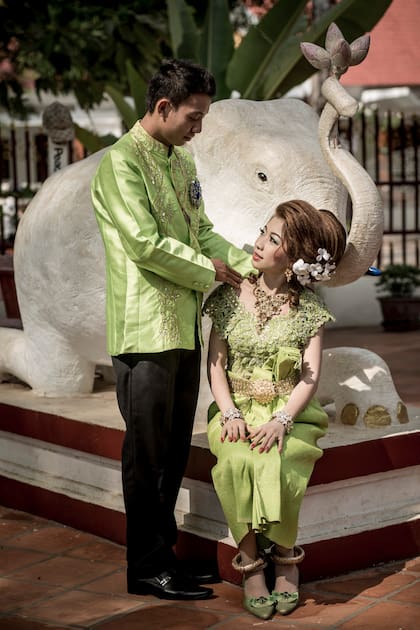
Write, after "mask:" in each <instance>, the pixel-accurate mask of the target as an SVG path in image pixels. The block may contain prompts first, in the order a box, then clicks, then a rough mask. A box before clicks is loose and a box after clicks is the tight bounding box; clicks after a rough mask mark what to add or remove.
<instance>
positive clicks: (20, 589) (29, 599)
mask: <svg viewBox="0 0 420 630" xmlns="http://www.w3.org/2000/svg"><path fill="white" fill-rule="evenodd" d="M61 592H62V589H60V588H58V587H57V586H51V585H49V584H38V583H28V582H25V583H23V582H20V581H18V580H13V579H11V578H0V612H1V613H6V612H11V611H15V610H16V609H18V608H21V607H22V606H29V605H31V604H32V603H33V602H35V601H37V600H40V599H44V598H46V597H51V596H52V595H55V594H57V593H61ZM0 628H3V626H2V620H1V618H0Z"/></svg>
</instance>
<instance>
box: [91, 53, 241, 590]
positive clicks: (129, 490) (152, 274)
mask: <svg viewBox="0 0 420 630" xmlns="http://www.w3.org/2000/svg"><path fill="white" fill-rule="evenodd" d="M214 93H215V81H214V78H213V76H212V75H211V74H210V73H209V72H208V71H207V70H205V69H204V68H202V67H201V66H197V65H195V64H191V63H189V62H185V61H180V60H169V61H167V62H164V63H163V64H162V66H161V68H160V70H159V72H158V73H157V74H156V75H155V76H154V77H153V78H152V79H151V81H150V84H149V87H148V93H147V98H146V104H147V113H146V114H145V116H144V118H143V119H142V120H141V121H138V122H137V123H136V124H135V125H134V126H133V128H132V129H131V130H130V131H129V132H128V133H127V134H125V135H124V136H123V137H122V138H121V139H120V140H119V141H118V142H117V143H116V144H115V145H113V147H112V148H111V149H110V150H109V151H108V152H107V153H106V154H105V156H104V158H103V159H102V161H101V163H100V165H99V168H98V171H97V173H96V175H95V178H94V180H93V183H92V197H93V204H94V208H95V212H96V216H97V220H98V224H99V227H100V230H101V233H102V237H103V241H104V245H105V252H106V272H107V339H108V351H109V353H110V354H111V356H112V360H113V365H114V368H115V371H116V376H117V398H118V404H119V407H120V410H121V413H122V416H123V417H124V420H125V423H126V434H125V439H124V444H123V452H122V476H123V491H124V502H125V510H126V517H127V565H128V566H127V585H128V591H129V592H130V593H137V594H145V593H152V594H154V595H157V596H158V597H162V598H166V599H204V598H206V597H208V596H209V595H210V594H211V593H212V591H211V589H209V588H204V587H202V586H199V584H198V582H197V581H195V580H193V579H192V578H190V577H187V575H186V574H185V573H183V572H182V570H181V569H180V565H179V563H177V561H176V558H175V555H174V552H173V551H172V547H173V545H174V544H175V542H176V537H177V528H176V522H175V517H174V508H175V502H176V498H177V495H178V491H179V487H180V485H181V481H182V477H183V474H184V470H185V466H186V463H187V458H188V452H189V447H190V440H191V434H192V427H193V420H194V414H195V408H196V403H197V396H198V387H199V373H200V340H201V321H200V320H201V317H200V315H201V313H200V311H201V302H202V296H203V293H204V292H205V291H207V290H208V289H209V288H210V287H211V286H212V284H213V282H214V281H215V280H221V281H223V282H228V283H230V284H231V285H232V286H238V284H239V283H240V282H241V279H242V277H241V275H240V272H242V273H246V272H248V271H250V270H251V269H252V265H251V261H250V257H249V255H248V254H246V253H245V252H243V251H241V250H239V249H237V248H235V247H234V246H233V245H231V244H230V243H229V242H227V241H226V240H225V239H223V238H222V237H221V236H219V235H217V234H215V233H214V232H213V226H212V224H211V223H210V221H209V220H208V218H207V217H206V215H205V213H204V208H203V203H202V199H201V190H200V184H199V181H198V179H197V176H196V170H195V165H194V162H193V159H192V157H191V155H190V154H189V153H188V152H187V151H186V150H185V149H183V148H180V147H182V145H184V144H185V143H186V142H188V141H189V140H191V138H193V137H194V135H195V134H196V133H200V131H201V124H202V120H203V118H204V116H205V115H206V114H207V112H208V110H209V107H210V103H211V98H212V96H214ZM232 267H234V268H235V269H236V271H235V270H234V269H233V268H232Z"/></svg>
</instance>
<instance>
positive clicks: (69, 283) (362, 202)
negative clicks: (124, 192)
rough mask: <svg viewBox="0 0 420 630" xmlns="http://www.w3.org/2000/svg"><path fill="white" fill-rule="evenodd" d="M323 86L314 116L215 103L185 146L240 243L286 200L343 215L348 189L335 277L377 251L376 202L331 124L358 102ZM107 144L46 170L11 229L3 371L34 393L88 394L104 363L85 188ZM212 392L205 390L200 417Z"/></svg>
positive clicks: (101, 282)
mask: <svg viewBox="0 0 420 630" xmlns="http://www.w3.org/2000/svg"><path fill="white" fill-rule="evenodd" d="M323 90H324V96H325V97H326V99H327V104H326V106H325V108H324V111H323V113H322V114H321V117H320V119H319V118H318V116H317V115H316V113H315V112H314V111H313V110H312V109H311V108H310V107H309V106H308V105H306V104H305V103H303V102H302V101H299V100H295V99H278V100H272V101H268V102H267V101H266V102H253V101H247V100H239V99H234V100H225V101H219V102H216V103H214V104H213V105H212V106H211V108H210V112H209V114H208V116H207V117H206V118H205V120H204V123H203V131H202V133H201V134H200V135H198V136H196V137H195V138H194V139H193V141H192V142H191V143H190V146H189V148H190V150H191V151H192V153H193V155H194V158H195V161H196V164H197V169H198V174H199V177H200V180H201V183H202V188H203V194H204V199H205V203H206V211H207V214H208V216H209V217H210V218H211V220H212V221H213V222H214V225H215V229H216V230H217V231H218V232H220V233H221V234H223V235H224V236H225V237H227V238H228V239H229V240H231V241H232V242H234V243H236V244H237V245H239V246H241V247H242V246H246V245H247V244H251V243H253V242H254V239H255V236H256V234H257V230H258V227H259V226H261V225H262V224H264V222H265V221H266V220H267V218H268V217H269V216H270V215H271V213H272V212H273V210H274V208H275V207H276V206H277V205H278V204H279V203H280V202H282V201H286V200H288V199H293V198H295V199H296V198H300V199H304V200H306V201H308V202H310V203H312V204H313V205H315V206H317V207H320V208H326V209H328V210H331V211H332V212H334V213H335V214H336V215H337V216H338V218H339V219H340V220H341V222H342V223H343V224H344V225H345V224H346V210H347V192H349V194H350V197H351V199H352V204H353V218H352V222H351V229H350V232H349V235H348V244H347V249H346V253H345V255H344V257H343V259H342V261H341V263H340V265H339V266H338V268H337V272H336V274H335V276H334V279H333V281H331V282H330V284H331V285H333V286H339V285H343V284H346V283H349V282H352V281H353V280H356V279H357V278H359V277H360V276H362V275H363V274H364V273H365V272H366V270H367V269H368V267H369V266H370V265H371V264H372V262H373V261H374V259H375V257H376V254H377V251H378V249H379V247H380V244H381V240H382V230H383V207H382V201H381V198H380V197H379V194H378V192H377V189H376V186H375V185H374V183H373V182H372V180H371V178H370V177H369V175H368V174H367V173H366V172H365V171H364V169H363V168H362V167H361V166H360V165H359V163H358V162H357V161H356V160H355V159H354V158H353V157H352V156H351V155H350V154H349V152H348V151H346V150H345V149H343V148H342V147H340V145H339V143H338V142H337V140H336V138H335V135H334V131H333V130H334V129H335V126H336V121H337V120H338V117H339V116H340V115H350V116H351V115H354V113H355V112H356V110H357V102H356V101H355V100H354V99H352V98H351V97H350V96H349V95H348V94H347V92H346V91H345V90H344V88H343V87H342V86H341V85H340V84H339V82H338V80H337V78H336V77H334V76H331V77H329V78H328V79H327V80H326V82H325V83H324V88H323ZM103 153H104V151H101V152H98V153H95V154H93V155H92V156H90V157H88V158H86V159H85V160H82V161H80V162H77V163H75V164H72V165H70V166H68V167H67V168H65V169H63V170H62V171H59V172H57V173H56V174H54V175H53V176H52V177H50V178H49V179H48V180H47V181H46V182H45V183H44V185H43V186H42V188H41V190H40V191H39V192H38V193H37V194H36V196H35V197H34V199H33V200H32V201H31V203H30V204H29V206H28V208H27V210H26V212H25V214H24V216H23V218H22V219H21V221H20V224H19V228H18V231H17V236H16V241H15V252H14V268H15V280H16V289H17V295H18V300H19V307H20V312H21V317H22V323H23V330H15V329H8V328H0V376H1V375H5V374H12V375H14V376H15V377H18V378H19V379H21V380H22V381H24V382H25V383H27V384H28V385H30V387H31V388H32V389H33V391H34V393H36V394H39V395H43V396H71V395H75V394H83V393H89V392H91V391H92V387H93V382H94V375H95V368H96V366H97V365H98V364H99V365H110V360H109V357H108V355H107V353H106V339H105V260H104V249H103V244H102V239H101V236H100V233H99V230H98V227H97V223H96V219H95V216H94V212H93V208H92V205H91V199H90V182H91V179H92V177H93V174H94V172H95V170H96V168H97V166H98V163H99V161H100V159H101V158H102V155H103ZM203 354H205V353H203ZM204 361H205V358H203V366H204ZM203 371H204V370H203ZM202 380H203V381H205V379H202ZM203 387H204V388H206V385H203ZM203 391H204V390H203ZM207 392H208V390H207ZM209 395H210V394H209V392H208V393H207V394H205V393H204V394H203V395H202V396H201V399H200V405H199V408H198V414H200V416H201V417H204V408H205V407H206V406H207V404H208V398H209Z"/></svg>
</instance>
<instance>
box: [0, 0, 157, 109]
mask: <svg viewBox="0 0 420 630" xmlns="http://www.w3.org/2000/svg"><path fill="white" fill-rule="evenodd" d="M164 9H165V4H164V1H163V0H134V1H133V0H125V1H124V0H123V1H120V2H118V3H114V2H109V1H105V2H99V1H92V0H89V1H86V0H85V1H82V0H73V2H68V0H48V1H46V2H40V3H36V2H29V1H27V0H9V1H8V2H4V3H2V4H1V5H0V61H2V60H3V59H6V58H7V59H9V60H10V61H11V62H12V64H13V67H14V75H13V76H4V77H3V80H2V81H0V86H1V89H0V104H1V105H3V106H4V107H6V108H7V109H9V110H10V108H11V99H12V98H18V99H19V96H20V95H21V93H22V91H21V87H20V81H18V78H19V79H22V77H23V78H25V77H27V78H28V74H29V78H34V79H35V87H36V90H37V92H38V93H39V92H40V91H41V90H45V91H48V92H52V93H53V94H59V93H60V92H61V93H67V92H69V91H70V90H72V91H73V92H74V93H75V95H76V98H77V100H78V102H79V104H80V106H81V107H83V108H86V109H88V108H90V107H92V106H93V105H94V104H97V103H100V102H101V100H102V98H103V94H104V89H105V86H106V85H113V86H114V87H115V88H117V89H119V90H121V91H122V92H123V93H127V92H128V89H129V75H128V73H127V65H126V64H127V61H128V60H129V61H130V63H131V66H132V67H134V68H136V69H137V70H138V72H139V73H140V74H141V76H142V77H143V78H144V79H146V80H147V79H148V78H149V77H150V75H151V73H152V72H153V71H154V70H155V68H156V67H157V64H158V63H159V61H160V59H161V57H162V47H163V46H166V47H167V43H166V40H167V27H166V21H165V16H164V15H163V14H162V10H164Z"/></svg>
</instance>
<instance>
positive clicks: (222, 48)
mask: <svg viewBox="0 0 420 630" xmlns="http://www.w3.org/2000/svg"><path fill="white" fill-rule="evenodd" d="M233 50H234V47H233V28H232V25H231V23H230V19H229V6H228V3H227V0H213V1H212V2H209V3H208V7H207V13H206V19H205V22H204V29H203V32H202V36H201V39H200V48H199V61H200V63H201V64H202V65H204V66H205V67H206V68H208V69H209V70H210V72H212V73H213V75H214V77H215V79H216V85H217V94H216V98H217V99H220V98H227V97H229V96H230V89H229V88H228V87H227V85H226V69H227V66H228V63H229V61H230V59H231V58H232V54H233Z"/></svg>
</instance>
